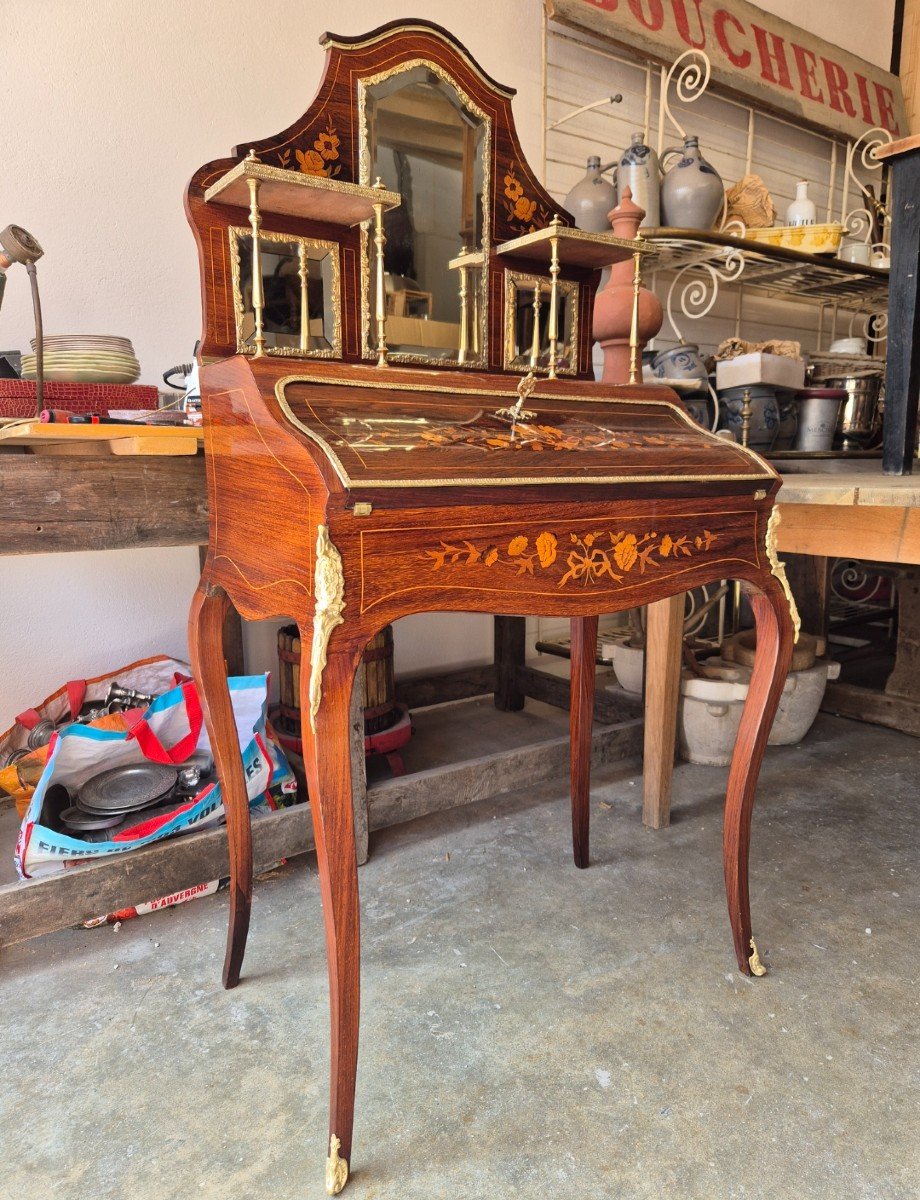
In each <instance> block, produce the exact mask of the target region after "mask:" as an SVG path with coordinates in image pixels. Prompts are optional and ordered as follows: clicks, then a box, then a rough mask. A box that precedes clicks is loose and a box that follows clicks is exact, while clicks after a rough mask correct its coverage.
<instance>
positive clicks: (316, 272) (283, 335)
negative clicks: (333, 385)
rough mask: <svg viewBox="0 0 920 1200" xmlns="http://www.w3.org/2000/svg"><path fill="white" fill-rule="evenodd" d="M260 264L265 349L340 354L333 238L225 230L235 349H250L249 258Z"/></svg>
mask: <svg viewBox="0 0 920 1200" xmlns="http://www.w3.org/2000/svg"><path fill="white" fill-rule="evenodd" d="M254 260H257V261H259V262H260V264H261V274H262V295H263V303H264V310H263V326H264V334H265V352H266V354H274V355H282V356H289V357H296V358H304V357H309V358H341V356H342V330H341V318H340V311H341V286H340V282H339V248H338V244H337V243H336V242H324V241H318V240H316V239H315V238H305V237H298V236H297V235H295V234H288V233H272V232H270V231H267V230H264V229H263V230H262V232H261V233H260V235H259V254H258V255H257V256H254V255H253V253H252V233H251V231H250V230H248V229H245V228H232V229H231V230H230V262H231V267H232V274H233V305H234V309H235V312H236V340H237V352H238V353H240V354H252V353H254V352H255V343H254V339H255V311H254V308H253V262H254Z"/></svg>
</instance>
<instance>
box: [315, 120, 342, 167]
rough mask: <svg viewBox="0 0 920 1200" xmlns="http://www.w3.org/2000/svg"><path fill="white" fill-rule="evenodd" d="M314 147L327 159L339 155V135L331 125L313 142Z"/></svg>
mask: <svg viewBox="0 0 920 1200" xmlns="http://www.w3.org/2000/svg"><path fill="white" fill-rule="evenodd" d="M313 149H314V150H318V151H319V153H320V154H321V155H322V157H323V158H325V159H327V160H331V159H335V158H338V157H339V137H338V134H337V133H336V132H335V130H334V129H333V128H332V126H331V125H328V126H327V127H326V132H325V133H321V134H319V135H318V136H317V139H316V141H315V142H314V143H313Z"/></svg>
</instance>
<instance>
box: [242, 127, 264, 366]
mask: <svg viewBox="0 0 920 1200" xmlns="http://www.w3.org/2000/svg"><path fill="white" fill-rule="evenodd" d="M246 161H247V162H258V161H259V157H258V155H257V154H256V152H255V150H250V151H249V153H248V154H247V155H246ZM246 183H247V184H248V186H249V227H250V229H251V230H252V312H253V316H254V318H255V326H256V328H255V337H254V339H253V345H254V346H255V357H256V358H262V357H263V356H264V355H265V290H264V288H263V286H262V239H261V236H260V235H261V232H262V217H261V215H260V214H259V180H258V179H252V178H250V179H247V180H246Z"/></svg>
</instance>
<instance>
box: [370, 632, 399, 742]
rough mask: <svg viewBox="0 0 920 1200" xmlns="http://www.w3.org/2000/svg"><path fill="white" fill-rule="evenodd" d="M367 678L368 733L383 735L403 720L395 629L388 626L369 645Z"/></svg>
mask: <svg viewBox="0 0 920 1200" xmlns="http://www.w3.org/2000/svg"><path fill="white" fill-rule="evenodd" d="M364 677H365V692H364V706H365V707H364V732H365V733H366V734H371V733H382V732H383V731H384V730H385V729H389V728H390V726H391V725H393V724H395V723H396V721H397V720H398V719H399V712H398V710H397V708H396V669H395V667H394V665H393V626H392V625H385V626H384V627H383V629H381V630H380V632H379V633H378V634H377V636H376V637H375V638H373V639H372V640H371V641H370V642H368V644H367V648H366V650H365V651H364Z"/></svg>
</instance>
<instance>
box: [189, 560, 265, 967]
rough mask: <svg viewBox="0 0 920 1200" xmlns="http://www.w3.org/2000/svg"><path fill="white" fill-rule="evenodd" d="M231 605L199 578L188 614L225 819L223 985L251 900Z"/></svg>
mask: <svg viewBox="0 0 920 1200" xmlns="http://www.w3.org/2000/svg"><path fill="white" fill-rule="evenodd" d="M231 607H232V606H231V604H230V599H229V597H228V596H227V593H226V592H225V591H224V590H223V588H217V587H211V586H209V585H208V584H207V582H206V581H205V580H204V579H202V581H201V583H200V584H199V585H198V590H197V591H196V593H195V598H194V600H193V601H192V608H191V611H190V613H189V619H188V642H189V656H190V658H191V663H192V673H193V674H194V676H195V680H196V682H197V684H198V691H199V694H200V696H201V704H202V708H203V709H204V716H205V722H206V724H207V729H208V737H209V738H210V740H211V751H212V753H213V755H214V762H215V764H216V766H217V775H218V778H219V779H220V789H221V797H222V799H223V802H224V812H225V815H226V820H227V845H228V850H229V856H230V924H229V927H228V929H227V953H226V957H225V959H224V987H227V988H232V987H236V985H237V984H238V983H239V981H240V970H241V968H242V966H243V954H244V953H245V950H246V937H247V935H248V933H249V913H250V908H251V906H252V825H251V819H250V815H249V796H248V794H247V791H246V777H245V775H244V774H243V760H242V758H241V757H240V744H239V739H238V737H237V733H236V722H235V721H234V718H233V705H232V704H231V702H230V689H229V688H228V686H227V669H226V666H225V664H224V630H225V628H226V618H227V615H228V612H229V610H230V609H231Z"/></svg>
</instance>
